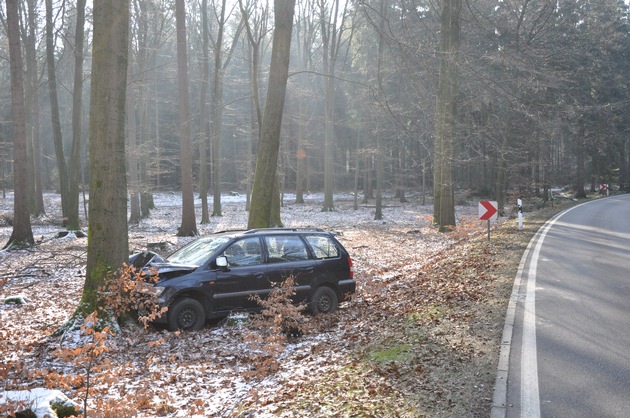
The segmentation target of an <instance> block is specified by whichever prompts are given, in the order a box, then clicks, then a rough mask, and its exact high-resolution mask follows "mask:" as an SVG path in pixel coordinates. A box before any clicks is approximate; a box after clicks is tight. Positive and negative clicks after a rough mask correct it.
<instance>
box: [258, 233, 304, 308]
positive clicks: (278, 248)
mask: <svg viewBox="0 0 630 418" xmlns="http://www.w3.org/2000/svg"><path fill="white" fill-rule="evenodd" d="M263 241H264V244H265V250H266V256H267V277H268V279H269V284H270V288H272V287H274V286H281V285H282V283H283V282H284V281H285V280H286V279H287V278H289V277H291V278H293V280H294V283H295V291H296V295H295V300H296V301H300V302H301V301H305V300H307V298H308V296H309V294H310V292H311V288H312V287H313V285H314V274H315V261H314V260H313V259H312V258H311V256H310V253H309V251H308V249H307V246H306V243H305V242H304V241H303V240H302V238H301V237H300V236H299V235H291V234H286V235H284V234H273V235H266V236H264V238H263Z"/></svg>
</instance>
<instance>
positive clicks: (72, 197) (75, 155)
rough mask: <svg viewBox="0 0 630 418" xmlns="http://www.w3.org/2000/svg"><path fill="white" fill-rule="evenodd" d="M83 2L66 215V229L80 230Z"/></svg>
mask: <svg viewBox="0 0 630 418" xmlns="http://www.w3.org/2000/svg"><path fill="white" fill-rule="evenodd" d="M85 1H86V0H77V21H76V32H75V44H74V91H73V95H72V151H71V153H70V162H69V166H68V169H69V173H68V206H67V208H68V213H67V214H66V227H67V228H68V229H69V230H76V229H79V228H80V222H79V179H80V174H81V145H82V144H83V123H82V114H83V41H84V26H85Z"/></svg>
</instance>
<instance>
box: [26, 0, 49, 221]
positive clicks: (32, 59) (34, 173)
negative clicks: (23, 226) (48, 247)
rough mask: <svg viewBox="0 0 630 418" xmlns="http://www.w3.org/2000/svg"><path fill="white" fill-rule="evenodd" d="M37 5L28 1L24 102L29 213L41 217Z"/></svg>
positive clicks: (33, 1)
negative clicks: (26, 120)
mask: <svg viewBox="0 0 630 418" xmlns="http://www.w3.org/2000/svg"><path fill="white" fill-rule="evenodd" d="M36 7H37V4H36V1H35V0H29V1H28V36H27V37H26V45H25V48H24V49H25V51H26V77H27V81H26V83H27V85H28V87H27V88H26V90H27V93H26V100H27V108H28V112H27V114H28V120H29V122H28V123H27V125H26V126H30V134H29V133H27V135H26V136H27V138H29V139H28V143H29V146H28V149H29V150H31V153H30V155H29V157H28V161H29V164H30V167H31V168H32V169H31V170H29V171H30V172H31V173H30V174H31V176H30V177H31V178H30V179H29V190H30V192H29V201H30V205H29V206H30V212H31V213H32V214H33V215H35V216H39V215H43V214H45V213H46V209H45V208H44V195H43V191H42V175H41V158H42V157H41V156H42V145H41V137H40V126H39V95H38V90H39V80H38V72H39V69H38V66H37V50H36V46H35V43H36V42H37V39H36V36H37V35H36V33H35V31H36V29H37V28H36V25H37V23H36V17H37V16H36V14H37V10H36Z"/></svg>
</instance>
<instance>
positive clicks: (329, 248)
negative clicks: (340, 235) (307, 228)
mask: <svg viewBox="0 0 630 418" xmlns="http://www.w3.org/2000/svg"><path fill="white" fill-rule="evenodd" d="M305 238H306V241H308V244H309V245H310V246H311V249H312V250H313V254H315V258H319V259H322V258H336V257H339V249H338V248H337V246H336V245H335V243H334V241H333V240H332V238H330V237H327V236H325V235H306V236H305Z"/></svg>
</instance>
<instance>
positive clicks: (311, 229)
mask: <svg viewBox="0 0 630 418" xmlns="http://www.w3.org/2000/svg"><path fill="white" fill-rule="evenodd" d="M303 232H318V233H325V234H331V233H330V232H327V231H324V230H323V229H321V228H316V227H300V228H254V229H237V230H227V231H219V232H215V233H214V234H213V235H230V236H234V237H237V236H246V235H258V234H280V233H303Z"/></svg>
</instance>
